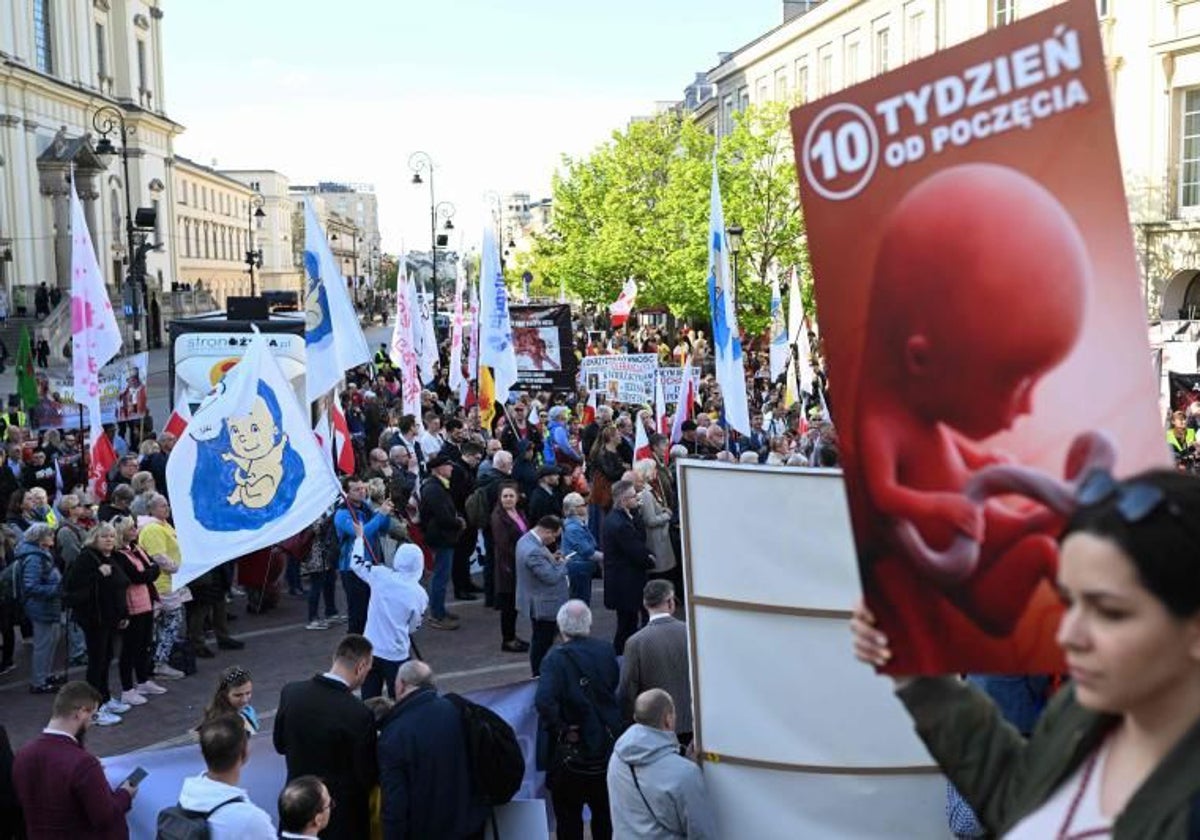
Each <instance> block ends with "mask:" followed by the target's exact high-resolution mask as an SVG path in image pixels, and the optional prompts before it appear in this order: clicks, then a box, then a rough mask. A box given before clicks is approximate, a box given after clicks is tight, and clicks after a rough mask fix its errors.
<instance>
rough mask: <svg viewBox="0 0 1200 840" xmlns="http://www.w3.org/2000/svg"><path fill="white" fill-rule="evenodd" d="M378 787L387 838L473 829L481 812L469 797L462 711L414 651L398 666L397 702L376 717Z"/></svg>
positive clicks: (455, 834) (449, 835)
mask: <svg viewBox="0 0 1200 840" xmlns="http://www.w3.org/2000/svg"><path fill="white" fill-rule="evenodd" d="M379 792H380V806H381V812H382V813H381V816H382V821H383V835H384V836H385V837H388V838H392V840H409V838H411V839H412V840H418V838H425V837H438V838H445V839H446V840H460V838H466V837H472V836H476V835H477V833H478V832H480V830H481V829H482V828H483V822H484V819H485V818H486V816H487V812H486V811H485V810H484V809H483V808H482V807H481V806H480V805H479V804H478V802H476V801H474V799H473V797H472V783H471V768H470V761H469V759H468V756H467V743H466V740H465V738H464V737H463V723H462V714H461V713H460V712H459V709H458V707H457V706H456V705H454V703H453V701H451V700H447V699H446V698H445V697H441V696H439V695H438V692H437V688H436V687H435V685H434V681H433V671H432V670H431V669H430V667H429V666H428V665H426V664H425V663H424V662H421V661H419V660H416V659H410V660H409V661H408V662H405V663H404V664H403V665H401V666H400V670H399V672H398V674H397V676H396V705H395V706H394V707H393V708H392V710H391V711H390V712H388V713H387V715H386V716H385V717H384V718H383V720H381V721H380V723H379Z"/></svg>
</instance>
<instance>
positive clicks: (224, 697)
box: [201, 665, 250, 726]
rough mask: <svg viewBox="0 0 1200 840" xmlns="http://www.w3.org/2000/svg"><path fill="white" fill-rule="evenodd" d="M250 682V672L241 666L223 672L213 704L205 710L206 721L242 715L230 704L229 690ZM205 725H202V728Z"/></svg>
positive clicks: (234, 666) (214, 693)
mask: <svg viewBox="0 0 1200 840" xmlns="http://www.w3.org/2000/svg"><path fill="white" fill-rule="evenodd" d="M248 682H250V672H249V671H247V670H246V669H245V668H243V667H241V666H240V665H231V666H230V667H228V668H226V669H225V670H224V671H222V672H221V679H220V680H218V681H217V690H216V691H215V692H213V698H212V702H210V703H209V704H208V706H207V707H206V708H205V709H204V720H205V721H206V722H207V721H210V720H213V719H214V718H217V717H220V716H221V715H236V714H241V713H240V712H239V711H238V710H237V709H235V708H234V707H233V704H232V703H230V702H229V697H228V694H229V689H231V688H237V687H238V686H241V685H245V684H246V683H248ZM203 725H204V724H203V723H202V724H201V726H203Z"/></svg>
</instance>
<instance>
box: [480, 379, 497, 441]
mask: <svg viewBox="0 0 1200 840" xmlns="http://www.w3.org/2000/svg"><path fill="white" fill-rule="evenodd" d="M495 417H496V380H494V379H493V378H492V369H491V368H490V367H487V366H485V365H480V366H479V422H480V424H481V425H482V426H483V428H485V429H490V428H492V420H493V419H495Z"/></svg>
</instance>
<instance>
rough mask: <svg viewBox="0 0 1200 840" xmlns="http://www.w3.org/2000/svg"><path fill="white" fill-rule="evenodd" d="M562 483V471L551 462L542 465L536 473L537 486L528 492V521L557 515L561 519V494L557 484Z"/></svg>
mask: <svg viewBox="0 0 1200 840" xmlns="http://www.w3.org/2000/svg"><path fill="white" fill-rule="evenodd" d="M561 483H562V472H561V471H560V470H559V468H558V467H557V466H555V465H553V464H551V465H549V466H545V467H542V468H540V469H539V470H538V473H537V487H534V488H533V492H532V493H530V494H529V505H528V509H529V521H530V522H537V521H538V520H539V519H541V518H542V517H543V516H557V517H558V518H559V519H562V515H563V509H562V496H561V495H560V494H559V485H560V484H561Z"/></svg>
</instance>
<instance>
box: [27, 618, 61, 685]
mask: <svg viewBox="0 0 1200 840" xmlns="http://www.w3.org/2000/svg"><path fill="white" fill-rule="evenodd" d="M32 623H33V678H32V680H31V682H30V684H31V685H35V686H39V685H45V684H46V682H47V680H49V679H50V676H51V675H52V674H53V673H54V654H55V652H56V651H57V650H58V639H59V636H60V635H61V634H62V624H61V623H60V622H57V621H45V622H43V621H34V622H32Z"/></svg>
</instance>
